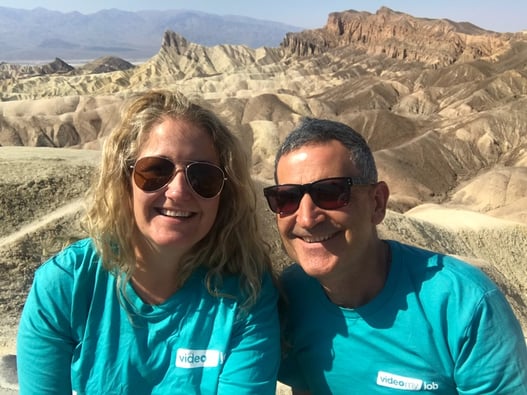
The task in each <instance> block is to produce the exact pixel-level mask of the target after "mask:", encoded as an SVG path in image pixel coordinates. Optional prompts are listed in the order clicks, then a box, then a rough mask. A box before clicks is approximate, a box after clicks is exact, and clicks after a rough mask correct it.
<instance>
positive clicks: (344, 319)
mask: <svg viewBox="0 0 527 395" xmlns="http://www.w3.org/2000/svg"><path fill="white" fill-rule="evenodd" d="M275 180H276V182H277V184H278V185H275V186H271V187H268V188H265V189H264V194H265V196H266V198H267V201H268V203H269V207H270V208H271V210H272V211H273V212H275V213H276V214H277V225H278V230H279V232H280V236H281V238H282V242H283V245H284V247H285V249H286V251H287V253H288V254H289V256H290V257H291V258H292V259H293V260H294V261H296V262H297V264H293V265H292V266H290V267H289V268H287V269H286V270H285V271H284V273H283V275H282V284H283V287H284V291H285V295H286V298H287V302H288V305H287V307H286V312H285V315H284V328H285V329H284V344H285V349H284V360H283V363H282V367H281V372H280V377H279V378H280V380H281V381H282V382H284V383H286V384H288V385H290V386H292V387H293V391H294V393H295V394H313V395H314V394H334V395H339V394H346V395H348V394H360V395H369V394H403V393H405V391H410V392H411V391H420V392H421V393H430V394H435V395H438V394H441V395H443V394H509V395H510V394H518V395H519V394H527V349H526V347H525V341H524V337H523V334H522V330H521V327H520V325H519V323H518V321H517V319H516V317H515V316H514V314H513V312H512V310H511V308H510V306H509V304H508V303H507V301H506V299H505V297H504V296H503V294H502V293H501V292H500V291H499V289H498V288H497V287H496V285H495V284H494V283H492V282H491V281H490V280H489V279H488V278H487V277H486V276H485V275H484V274H483V273H482V272H481V271H479V270H478V269H476V268H474V267H472V266H470V265H468V264H466V263H464V262H461V261H459V260H457V259H455V258H453V257H450V256H445V255H441V254H438V253H434V252H431V251H426V250H422V249H418V248H416V247H412V246H409V245H405V244H401V243H398V242H395V241H387V240H381V239H380V238H379V236H378V234H377V230H376V227H377V225H379V224H380V223H381V222H382V220H383V219H384V216H385V214H386V205H387V201H388V196H389V190H388V186H387V185H386V183H384V182H382V181H378V180H377V170H376V166H375V162H374V158H373V155H372V153H371V150H370V148H369V147H368V145H367V144H366V142H365V141H364V139H363V138H362V137H361V136H360V134H358V133H357V132H355V131H354V130H353V129H351V128H349V127H348V126H346V125H344V124H341V123H338V122H332V121H328V120H317V119H304V120H303V121H302V123H301V124H300V125H299V126H298V127H297V128H296V129H295V130H294V131H293V132H292V133H291V134H290V135H289V136H288V137H287V138H286V140H285V141H284V143H283V145H282V146H281V147H280V149H279V151H278V153H277V156H276V162H275Z"/></svg>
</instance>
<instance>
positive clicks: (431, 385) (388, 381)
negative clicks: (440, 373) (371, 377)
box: [377, 371, 439, 391]
mask: <svg viewBox="0 0 527 395" xmlns="http://www.w3.org/2000/svg"><path fill="white" fill-rule="evenodd" d="M377 385H379V386H381V387H389V388H396V389H398V390H403V391H422V390H425V391H436V390H438V389H439V384H438V383H436V382H434V381H432V382H427V381H423V380H421V379H415V378H412V377H405V376H399V375H397V374H393V373H387V372H383V371H379V372H378V373H377Z"/></svg>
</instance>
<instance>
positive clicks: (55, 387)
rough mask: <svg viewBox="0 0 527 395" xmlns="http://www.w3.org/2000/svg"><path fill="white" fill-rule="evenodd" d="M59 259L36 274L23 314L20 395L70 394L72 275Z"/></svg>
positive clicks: (20, 326) (49, 263) (20, 339)
mask: <svg viewBox="0 0 527 395" xmlns="http://www.w3.org/2000/svg"><path fill="white" fill-rule="evenodd" d="M62 257H63V255H62ZM60 259H61V258H59V257H55V258H52V259H51V260H49V261H47V262H46V263H44V264H43V265H42V266H41V267H40V268H39V269H38V270H37V271H36V272H35V278H34V280H33V285H32V287H31V289H30V291H29V294H28V297H27V300H26V303H25V305H24V309H23V311H22V315H21V319H20V325H19V329H18V335H17V369H18V380H19V386H20V394H21V395H24V394H37V393H38V394H54V395H57V394H58V395H60V394H68V395H69V394H71V380H70V375H71V369H70V367H71V359H72V355H73V350H74V347H75V345H74V341H73V336H72V331H71V324H70V317H71V300H72V288H73V279H72V277H73V276H72V273H69V272H68V271H67V270H66V269H65V268H64V266H62V265H60V264H59V262H58V261H59V260H60Z"/></svg>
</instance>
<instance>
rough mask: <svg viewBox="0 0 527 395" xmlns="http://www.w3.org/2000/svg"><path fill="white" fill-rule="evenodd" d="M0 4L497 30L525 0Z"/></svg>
mask: <svg viewBox="0 0 527 395" xmlns="http://www.w3.org/2000/svg"><path fill="white" fill-rule="evenodd" d="M0 6H1V7H11V8H22V9H33V8H36V7H43V8H47V9H49V10H54V11H61V12H71V11H78V12H81V13H83V14H91V13H94V12H97V11H99V10H103V9H108V8H117V9H120V10H126V11H139V10H146V9H155V10H168V9H185V10H196V11H203V12H207V13H211V14H217V15H240V16H247V17H252V18H257V19H264V20H270V21H275V22H282V23H286V24H289V25H293V26H298V27H302V28H306V29H313V28H318V27H322V26H324V25H325V24H326V20H327V16H328V14H329V13H331V12H334V11H345V10H349V9H352V10H356V11H367V12H371V13H375V12H376V11H377V10H378V9H379V8H380V7H382V6H385V7H388V8H391V9H392V10H394V11H400V12H404V13H407V14H410V15H412V16H415V17H423V18H433V19H441V18H447V19H450V20H453V21H455V22H471V23H473V24H475V25H476V26H479V27H481V28H483V29H488V30H493V31H496V32H518V31H521V30H527V1H526V0H493V1H490V0H457V1H451V0H392V1H390V0H384V1H376V0H361V1H354V0H347V1H346V0H192V1H190V0H186V1H178V0H86V1H82V2H81V1H72V0H47V1H44V0H40V1H39V0H0Z"/></svg>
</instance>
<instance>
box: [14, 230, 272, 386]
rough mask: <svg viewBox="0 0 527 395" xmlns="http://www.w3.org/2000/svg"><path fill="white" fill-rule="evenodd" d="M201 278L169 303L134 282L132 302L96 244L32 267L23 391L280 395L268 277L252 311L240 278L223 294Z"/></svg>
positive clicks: (24, 321) (21, 359)
mask: <svg viewBox="0 0 527 395" xmlns="http://www.w3.org/2000/svg"><path fill="white" fill-rule="evenodd" d="M205 274H206V271H205V270H204V269H198V270H197V271H196V272H195V273H193V275H192V276H191V277H190V278H189V279H188V281H187V282H186V283H185V285H184V286H183V287H182V288H181V289H180V290H179V291H178V292H176V293H175V294H174V295H173V296H172V297H171V298H169V299H168V300H167V301H166V302H164V303H163V304H161V305H149V304H145V303H143V302H142V300H141V299H140V298H139V296H138V295H137V294H136V293H135V292H134V290H133V288H132V286H130V285H128V289H127V293H126V295H127V298H128V299H124V298H123V296H122V295H121V297H119V296H118V295H119V291H118V290H117V288H116V278H115V276H113V275H111V274H109V273H108V272H107V271H106V270H105V269H103V267H102V265H101V263H100V260H99V257H98V256H97V253H96V251H95V249H94V247H93V244H92V243H91V241H90V240H88V239H86V240H82V241H80V242H77V243H76V244H74V245H72V246H70V247H68V248H67V249H65V250H64V251H62V252H61V253H60V254H58V255H57V256H55V257H53V258H52V259H50V260H49V261H47V262H46V263H45V264H43V265H42V266H41V267H40V268H39V269H38V270H37V271H36V273H35V279H34V283H33V286H32V288H31V290H30V293H29V295H28V298H27V301H26V304H25V306H24V310H23V313H22V317H21V321H20V327H19V333H18V339H17V364H18V373H19V384H20V394H21V395H24V394H68V395H69V394H72V391H73V393H77V394H98V395H99V394H163V395H166V394H273V395H274V392H275V386H276V374H277V370H278V364H279V359H280V344H279V324H278V317H277V315H278V314H277V309H276V302H277V297H278V296H277V290H276V289H275V287H274V285H273V283H272V280H271V278H270V276H266V277H265V278H264V280H263V285H262V291H261V294H260V297H259V299H258V301H257V303H256V304H255V305H253V306H252V307H251V308H250V309H249V310H248V311H247V310H243V309H241V306H240V305H241V304H242V303H243V302H244V299H243V297H242V292H241V291H240V284H239V278H238V277H237V276H228V277H225V278H224V280H223V287H222V288H221V289H220V291H221V292H222V294H224V295H225V296H221V297H217V296H212V295H210V293H209V292H208V291H207V289H206V287H205V285H204V277H205ZM228 295H230V296H228ZM131 306H134V308H135V309H132V308H130V307H131ZM134 311H135V313H134Z"/></svg>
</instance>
